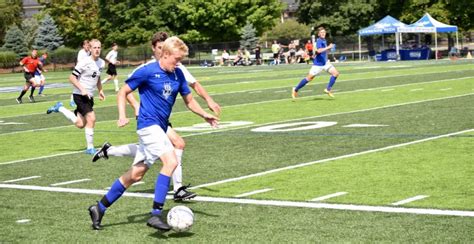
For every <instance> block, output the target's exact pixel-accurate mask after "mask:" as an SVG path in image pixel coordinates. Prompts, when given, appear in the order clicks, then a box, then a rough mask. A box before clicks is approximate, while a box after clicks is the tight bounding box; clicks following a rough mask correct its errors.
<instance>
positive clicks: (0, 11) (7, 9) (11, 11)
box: [0, 0, 23, 44]
mask: <svg viewBox="0 0 474 244" xmlns="http://www.w3.org/2000/svg"><path fill="white" fill-rule="evenodd" d="M22 6H23V5H22V1H20V0H11V1H0V44H2V43H3V40H4V38H5V33H6V31H7V30H8V28H9V27H10V26H11V25H16V26H20V25H21V16H22Z"/></svg>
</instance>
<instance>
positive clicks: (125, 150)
mask: <svg viewBox="0 0 474 244" xmlns="http://www.w3.org/2000/svg"><path fill="white" fill-rule="evenodd" d="M137 150H138V145H137V144H127V145H120V146H111V147H109V149H107V155H108V156H116V157H125V156H128V157H135V155H136V154H137Z"/></svg>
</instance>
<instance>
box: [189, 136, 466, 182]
mask: <svg viewBox="0 0 474 244" xmlns="http://www.w3.org/2000/svg"><path fill="white" fill-rule="evenodd" d="M471 131H474V129H469V130H463V131H458V132H453V133H449V134H444V135H439V136H433V137H428V138H424V139H421V140H416V141H411V142H405V143H401V144H396V145H391V146H387V147H382V148H377V149H372V150H367V151H362V152H358V153H352V154H347V155H342V156H337V157H333V158H326V159H321V160H317V161H312V162H307V163H301V164H296V165H291V166H287V167H283V168H277V169H272V170H268V171H263V172H260V173H255V174H250V175H245V176H240V177H236V178H230V179H225V180H221V181H216V182H211V183H206V184H202V185H197V186H194V187H190V188H189V189H196V188H202V187H209V186H215V185H220V184H224V183H229V182H234V181H240V180H245V179H249V178H253V177H258V176H262V175H267V174H273V173H277V172H280V171H285V170H290V169H296V168H301V167H306V166H310V165H313V164H320V163H326V162H331V161H335V160H339V159H345V158H352V157H356V156H360V155H364V154H369V153H374V152H381V151H386V150H390V149H394V148H399V147H404V146H408V145H413V144H417V143H421V142H426V141H432V140H436V139H440V138H445V137H449V136H454V135H458V134H463V133H467V132H471Z"/></svg>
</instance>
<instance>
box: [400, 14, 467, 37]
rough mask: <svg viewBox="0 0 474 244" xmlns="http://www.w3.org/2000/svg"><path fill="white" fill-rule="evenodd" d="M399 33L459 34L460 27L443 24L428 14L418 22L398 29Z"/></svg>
mask: <svg viewBox="0 0 474 244" xmlns="http://www.w3.org/2000/svg"><path fill="white" fill-rule="evenodd" d="M397 30H398V32H417V33H419V32H425V33H426V32H457V31H458V27H457V26H455V25H447V24H444V23H441V22H439V21H437V20H435V19H433V17H431V15H430V14H428V13H426V14H425V15H423V17H421V18H420V19H419V20H418V21H416V22H415V23H413V24H411V25H407V26H405V27H399V28H397Z"/></svg>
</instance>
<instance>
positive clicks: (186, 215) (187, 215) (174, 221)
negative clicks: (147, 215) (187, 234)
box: [168, 206, 194, 232]
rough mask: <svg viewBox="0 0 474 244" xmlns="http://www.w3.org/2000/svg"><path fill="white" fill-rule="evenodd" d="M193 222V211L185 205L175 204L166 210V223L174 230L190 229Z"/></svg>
mask: <svg viewBox="0 0 474 244" xmlns="http://www.w3.org/2000/svg"><path fill="white" fill-rule="evenodd" d="M193 223H194V213H193V211H191V209H189V208H188V207H186V206H176V207H173V208H172V209H170V211H169V212H168V224H169V225H170V226H171V228H173V230H174V231H176V232H184V231H188V230H189V229H191V226H193Z"/></svg>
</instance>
